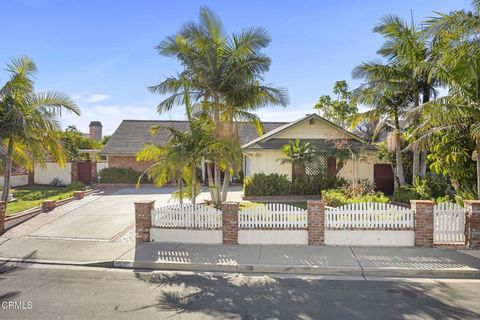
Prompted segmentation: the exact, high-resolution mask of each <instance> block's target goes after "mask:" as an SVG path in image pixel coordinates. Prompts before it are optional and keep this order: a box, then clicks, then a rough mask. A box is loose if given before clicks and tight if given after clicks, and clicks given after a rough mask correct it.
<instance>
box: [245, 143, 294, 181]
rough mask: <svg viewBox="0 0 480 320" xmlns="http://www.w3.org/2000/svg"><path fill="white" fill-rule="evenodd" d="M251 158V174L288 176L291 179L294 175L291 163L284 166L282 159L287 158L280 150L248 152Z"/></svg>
mask: <svg viewBox="0 0 480 320" xmlns="http://www.w3.org/2000/svg"><path fill="white" fill-rule="evenodd" d="M247 156H248V157H250V165H251V167H250V168H251V172H250V174H251V175H253V174H254V173H265V174H270V173H278V174H286V175H287V176H288V177H289V178H290V176H291V175H292V165H291V164H290V163H285V164H282V163H281V161H279V160H280V159H283V158H285V156H284V155H283V153H282V152H281V151H280V150H259V151H255V152H248V155H247Z"/></svg>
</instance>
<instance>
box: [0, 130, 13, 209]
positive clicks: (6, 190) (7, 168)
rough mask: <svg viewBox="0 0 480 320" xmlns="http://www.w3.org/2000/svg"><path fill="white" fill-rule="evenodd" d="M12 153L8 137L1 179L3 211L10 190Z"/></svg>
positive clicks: (11, 141)
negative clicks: (2, 179) (2, 177)
mask: <svg viewBox="0 0 480 320" xmlns="http://www.w3.org/2000/svg"><path fill="white" fill-rule="evenodd" d="M12 153H13V139H12V138H9V139H8V147H7V153H6V154H5V171H4V175H3V176H4V181H3V192H2V201H5V211H6V210H7V204H8V203H7V199H8V193H9V192H10V177H11V175H12Z"/></svg>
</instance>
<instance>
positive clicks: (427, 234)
mask: <svg viewBox="0 0 480 320" xmlns="http://www.w3.org/2000/svg"><path fill="white" fill-rule="evenodd" d="M410 203H411V208H412V211H413V214H414V219H415V245H416V246H420V247H431V246H433V205H434V203H433V201H430V200H410Z"/></svg>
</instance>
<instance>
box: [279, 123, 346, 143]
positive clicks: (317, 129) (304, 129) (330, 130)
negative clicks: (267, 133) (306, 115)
mask: <svg viewBox="0 0 480 320" xmlns="http://www.w3.org/2000/svg"><path fill="white" fill-rule="evenodd" d="M275 138H278V139H346V138H349V136H348V135H347V134H345V132H342V131H341V130H340V129H337V128H335V127H334V126H332V125H329V124H327V123H325V122H323V121H321V120H319V119H313V122H310V121H303V122H301V123H298V124H296V125H294V126H292V127H290V128H288V129H286V130H285V131H282V132H280V133H278V134H276V135H275Z"/></svg>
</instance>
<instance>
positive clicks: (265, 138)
mask: <svg viewBox="0 0 480 320" xmlns="http://www.w3.org/2000/svg"><path fill="white" fill-rule="evenodd" d="M311 119H316V120H319V121H321V122H323V123H325V124H327V125H329V126H331V127H332V128H333V129H335V130H337V131H340V132H342V133H343V134H345V135H346V136H348V137H350V138H351V139H353V140H355V141H357V142H360V143H366V142H365V141H364V140H362V138H360V137H359V136H357V135H355V134H353V133H351V132H350V131H347V130H345V129H343V128H341V127H339V126H337V125H336V124H334V123H332V122H330V121H328V120H327V119H325V118H323V117H321V116H319V115H317V114H307V115H306V116H305V117H303V118H300V119H298V120H296V121H293V122H289V123H287V124H285V125H283V126H280V127H278V128H276V129H273V130H271V131H269V132H266V133H265V134H264V135H262V136H260V137H258V138H256V139H254V140H252V141H250V142H248V143H246V144H244V145H242V149H258V148H259V147H260V148H262V147H261V145H262V144H263V145H265V142H267V141H269V140H271V139H273V138H274V137H275V135H277V134H279V133H280V132H283V131H285V130H287V129H289V128H291V127H293V126H295V125H297V124H299V123H301V122H303V121H310V120H311ZM280 140H281V139H280ZM290 140H291V139H290ZM319 140H323V141H328V140H325V139H319ZM287 143H288V140H287ZM284 144H285V143H284ZM264 149H278V148H273V146H272V147H269V148H264Z"/></svg>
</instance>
